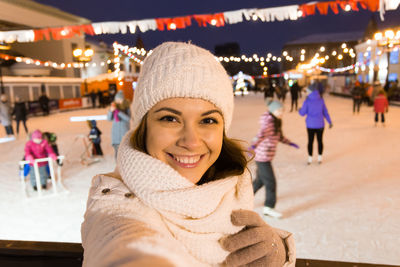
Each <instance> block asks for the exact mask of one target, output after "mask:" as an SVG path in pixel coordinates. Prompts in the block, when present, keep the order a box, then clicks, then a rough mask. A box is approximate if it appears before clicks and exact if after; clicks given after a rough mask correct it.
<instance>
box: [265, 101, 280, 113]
mask: <svg viewBox="0 0 400 267" xmlns="http://www.w3.org/2000/svg"><path fill="white" fill-rule="evenodd" d="M267 105H268V110H269V112H270V113H274V112H275V111H276V110H278V109H280V108H282V103H281V102H279V101H271V102H270V103H269V104H267Z"/></svg>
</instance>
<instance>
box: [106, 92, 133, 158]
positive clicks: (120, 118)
mask: <svg viewBox="0 0 400 267" xmlns="http://www.w3.org/2000/svg"><path fill="white" fill-rule="evenodd" d="M129 106H130V103H129V101H128V100H126V99H125V97H124V93H123V91H118V93H117V94H116V95H115V97H114V102H112V103H111V106H110V110H109V111H108V113H107V120H109V121H112V127H111V144H112V146H113V148H114V152H115V155H114V156H115V158H117V153H118V147H119V144H120V143H121V140H122V137H123V136H124V135H125V133H126V132H127V131H128V130H129V121H130V116H131V113H130V109H129Z"/></svg>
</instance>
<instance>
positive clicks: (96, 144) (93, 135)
mask: <svg viewBox="0 0 400 267" xmlns="http://www.w3.org/2000/svg"><path fill="white" fill-rule="evenodd" d="M88 122H89V126H90V132H89V140H90V142H92V155H93V156H103V150H101V145H100V143H101V138H100V135H101V131H100V130H99V128H97V124H96V121H95V120H91V121H88Z"/></svg>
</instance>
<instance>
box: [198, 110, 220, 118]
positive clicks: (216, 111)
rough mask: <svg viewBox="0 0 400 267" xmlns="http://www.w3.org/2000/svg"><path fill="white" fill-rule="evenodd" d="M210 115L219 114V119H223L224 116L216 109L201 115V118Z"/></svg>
mask: <svg viewBox="0 0 400 267" xmlns="http://www.w3.org/2000/svg"><path fill="white" fill-rule="evenodd" d="M212 113H219V115H221V117H224V116H223V115H222V112H221V111H219V110H218V109H212V110H209V111H207V112H204V113H203V114H201V116H207V115H210V114H212Z"/></svg>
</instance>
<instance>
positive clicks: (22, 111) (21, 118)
mask: <svg viewBox="0 0 400 267" xmlns="http://www.w3.org/2000/svg"><path fill="white" fill-rule="evenodd" d="M12 115H15V121H16V123H17V135H18V134H19V123H20V122H22V124H23V125H24V128H25V133H27V134H28V128H27V127H26V116H27V111H26V106H25V102H21V99H20V98H19V96H16V97H15V105H14V109H13V111H12Z"/></svg>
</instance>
